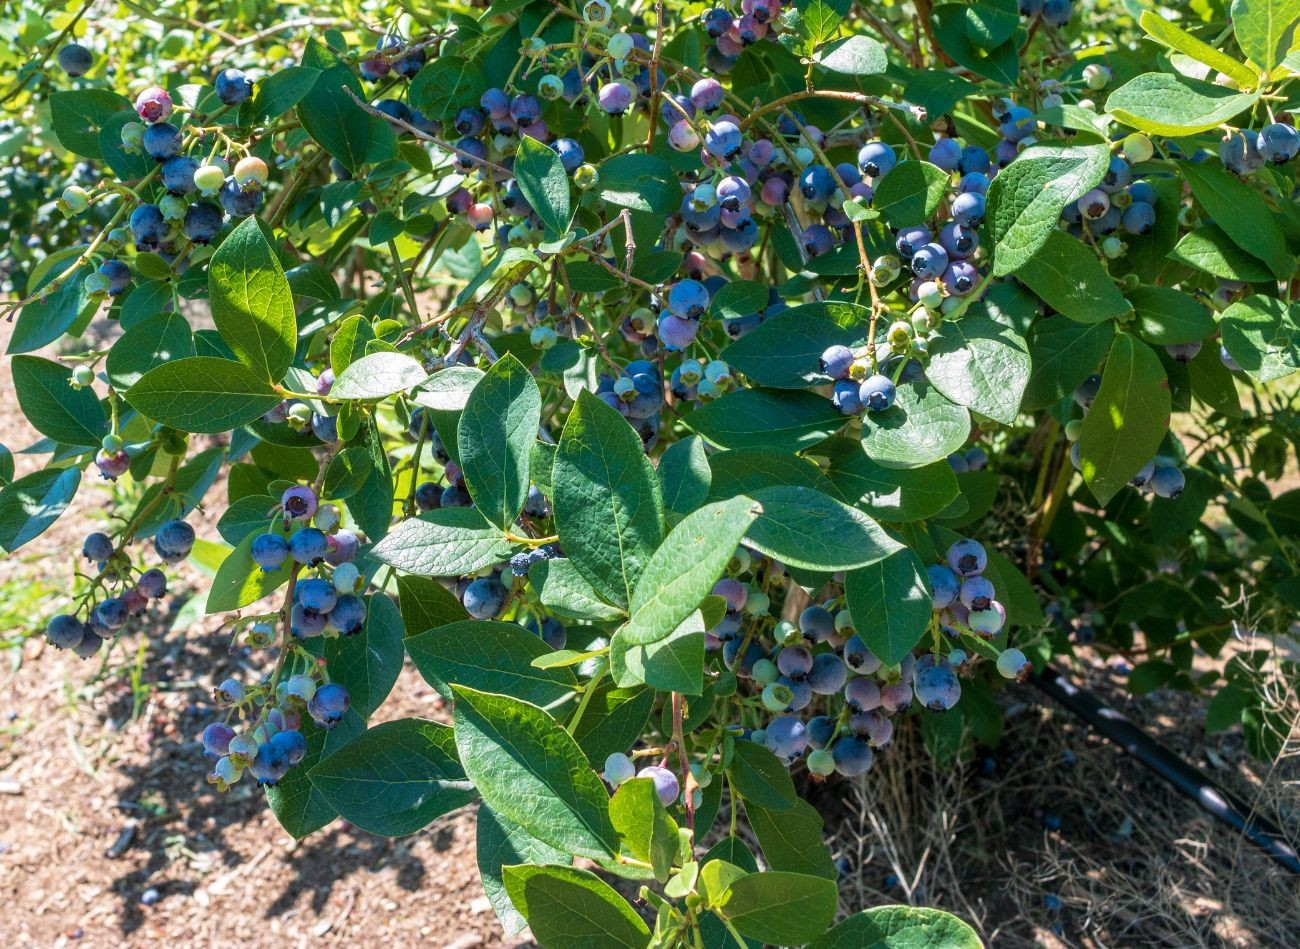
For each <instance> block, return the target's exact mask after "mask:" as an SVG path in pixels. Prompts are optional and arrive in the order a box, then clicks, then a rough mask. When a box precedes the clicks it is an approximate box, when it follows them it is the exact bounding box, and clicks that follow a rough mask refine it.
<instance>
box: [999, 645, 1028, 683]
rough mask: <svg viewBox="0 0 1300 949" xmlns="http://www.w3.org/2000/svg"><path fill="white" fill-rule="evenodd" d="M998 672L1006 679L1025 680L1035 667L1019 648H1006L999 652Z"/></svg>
mask: <svg viewBox="0 0 1300 949" xmlns="http://www.w3.org/2000/svg"><path fill="white" fill-rule="evenodd" d="M997 667H998V674H999V675H1001V676H1002V678H1004V679H1017V680H1019V681H1021V682H1023V681H1024V680H1025V679H1027V678H1029V674H1030V673H1031V672H1033V671H1034V667H1033V666H1031V665H1030V664H1029V660H1028V659H1026V658H1025V654H1024V653H1023V652H1021V651H1020V650H1019V649H1014V648H1012V649H1004V650H1002V652H1001V653H999V654H998V661H997Z"/></svg>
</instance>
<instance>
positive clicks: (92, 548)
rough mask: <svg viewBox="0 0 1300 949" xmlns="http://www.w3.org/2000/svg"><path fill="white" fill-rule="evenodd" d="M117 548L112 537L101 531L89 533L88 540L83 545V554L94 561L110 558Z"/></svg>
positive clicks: (99, 561) (98, 561)
mask: <svg viewBox="0 0 1300 949" xmlns="http://www.w3.org/2000/svg"><path fill="white" fill-rule="evenodd" d="M115 550H116V548H115V547H114V546H113V540H112V538H110V537H109V536H108V535H107V534H104V533H101V532H100V531H95V532H94V533H93V534H87V535H86V540H85V541H84V542H83V543H82V545H81V555H82V556H83V557H85V558H86V559H87V560H89V561H91V562H92V563H101V562H103V561H105V560H108V559H109V558H110V557H112V556H113V553H114V551H115Z"/></svg>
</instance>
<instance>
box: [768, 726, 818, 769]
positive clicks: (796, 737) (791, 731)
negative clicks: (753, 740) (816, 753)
mask: <svg viewBox="0 0 1300 949" xmlns="http://www.w3.org/2000/svg"><path fill="white" fill-rule="evenodd" d="M763 744H765V745H767V748H768V750H769V751H771V752H772V754H774V755H776V756H777V757H778V758H780V759H782V760H783V761H786V762H787V763H788V762H791V761H794V760H795V759H797V758H798V757H799V756H800V755H802V754H803V752H804V749H805V748H807V747H808V726H806V725H805V724H804V723H803V720H802V719H800V718H798V717H797V716H795V715H781V716H778V717H777V718H774V719H773V720H772V721H771V723H770V724H769V725H768V726H767V728H766V729H764V731H763Z"/></svg>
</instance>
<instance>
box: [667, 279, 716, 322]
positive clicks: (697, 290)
mask: <svg viewBox="0 0 1300 949" xmlns="http://www.w3.org/2000/svg"><path fill="white" fill-rule="evenodd" d="M708 308H709V291H708V290H707V289H706V288H705V286H704V284H702V283H700V282H699V281H698V280H691V279H689V278H688V279H686V280H679V281H677V283H675V284H673V287H672V289H671V290H669V291H668V309H669V311H670V312H671V313H672V314H673V315H674V316H676V317H679V318H681V319H688V320H698V319H699V318H700V317H701V316H703V315H704V313H705V312H706V311H707V310H708Z"/></svg>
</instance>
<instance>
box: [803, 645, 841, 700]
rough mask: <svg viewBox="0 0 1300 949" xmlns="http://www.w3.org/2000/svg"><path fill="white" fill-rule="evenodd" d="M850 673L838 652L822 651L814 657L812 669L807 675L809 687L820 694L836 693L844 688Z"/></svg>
mask: <svg viewBox="0 0 1300 949" xmlns="http://www.w3.org/2000/svg"><path fill="white" fill-rule="evenodd" d="M848 674H849V672H848V667H847V666H845V665H844V660H843V659H841V658H840V657H839V656H838V655H837V654H835V653H833V652H824V653H820V654H819V655H817V656H816V657H814V658H813V664H812V669H811V670H810V671H809V673H808V676H807V679H808V687H809V688H811V689H812V690H813V691H814V692H815V693H817V694H818V695H834V694H835V693H837V692H839V691H840V690H841V689H843V688H844V683H845V680H846V679H847V678H848Z"/></svg>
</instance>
